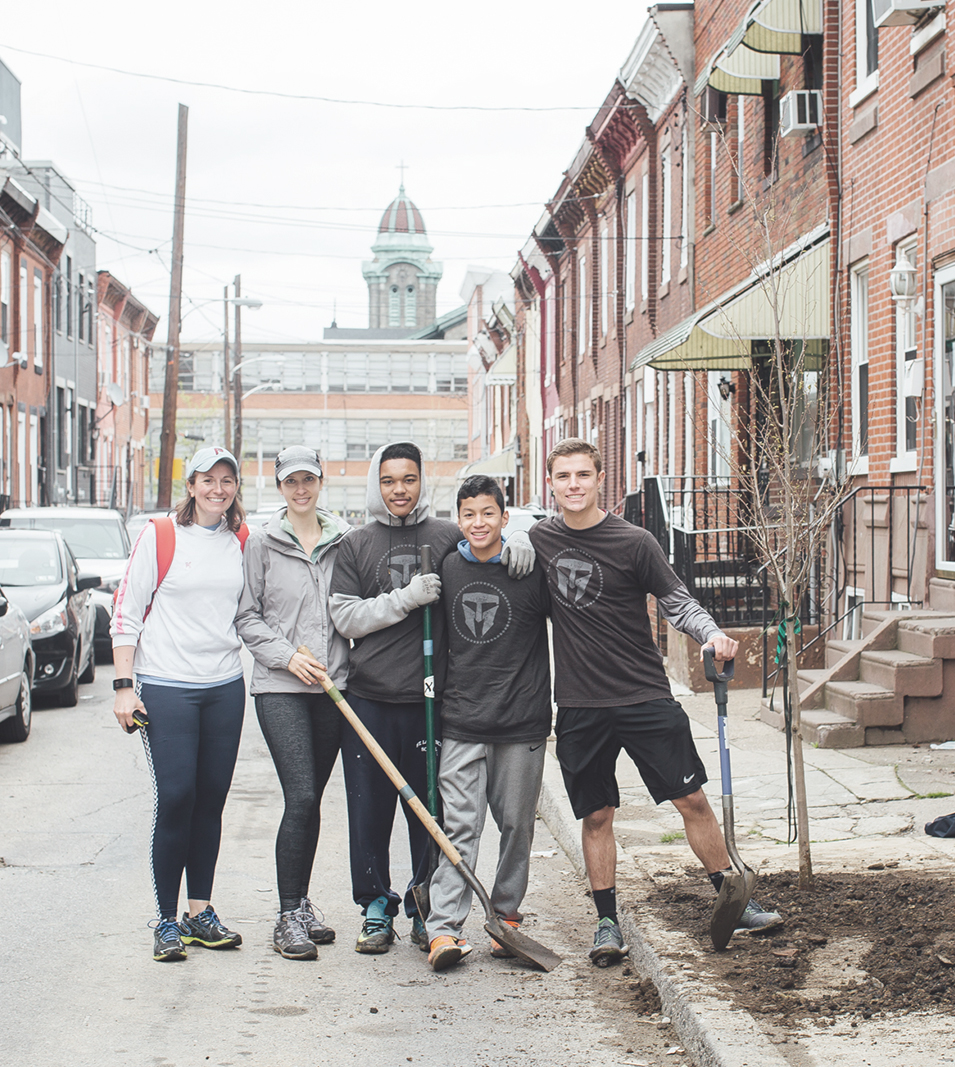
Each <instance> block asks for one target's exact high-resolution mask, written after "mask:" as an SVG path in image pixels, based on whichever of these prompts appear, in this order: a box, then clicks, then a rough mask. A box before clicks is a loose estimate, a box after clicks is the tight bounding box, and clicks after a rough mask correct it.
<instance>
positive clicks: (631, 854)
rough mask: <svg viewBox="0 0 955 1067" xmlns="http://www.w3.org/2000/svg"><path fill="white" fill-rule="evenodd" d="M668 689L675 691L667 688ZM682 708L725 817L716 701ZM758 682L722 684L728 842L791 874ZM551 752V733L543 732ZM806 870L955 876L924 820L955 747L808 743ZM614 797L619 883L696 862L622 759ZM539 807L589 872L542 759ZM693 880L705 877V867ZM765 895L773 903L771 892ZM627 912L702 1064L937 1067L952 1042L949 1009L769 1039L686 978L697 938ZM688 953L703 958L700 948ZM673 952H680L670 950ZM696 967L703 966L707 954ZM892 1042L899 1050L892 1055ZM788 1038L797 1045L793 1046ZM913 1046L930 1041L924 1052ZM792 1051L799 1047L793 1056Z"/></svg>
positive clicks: (950, 844) (639, 950)
mask: <svg viewBox="0 0 955 1067" xmlns="http://www.w3.org/2000/svg"><path fill="white" fill-rule="evenodd" d="M674 691H675V693H676V688H674ZM678 699H679V700H680V702H681V703H682V705H683V707H684V708H685V710H686V712H687V714H688V715H689V716H690V719H691V722H692V724H693V734H694V738H695V740H696V744H697V747H698V749H699V752H700V756H701V757H702V759H703V763H704V765H705V767H706V769H707V773H708V774H710V775H711V780H710V781H709V782H708V783H707V784H706V786H705V787H704V789H705V792H706V793H707V795H708V796H709V799H710V803H711V804H712V805H713V808H714V810H715V811H716V812H717V814H719V811H720V795H721V793H722V789H721V786H720V781H719V757H718V751H717V733H716V706H715V703H714V701H713V697H712V694H708V693H707V694H687V695H683V694H680V695H678ZM759 705H760V693H759V692H758V690H735V691H734V690H733V688H732V686H731V687H730V693H729V705H728V711H729V721H728V735H729V741H730V752H731V760H732V769H733V793H734V797H735V815H736V839H737V843H738V845H739V848H740V852H741V854H742V855H743V856H744V858H745V860H746V862H747V863H748V864H749V865H750V866H752V867H753V868H755V869H756V870H757V871H762V872H769V871H776V870H796V869H797V868H798V856H797V854H796V847H795V845H787V844H786V843H785V842H786V838H787V818H786V797H787V785H786V747H785V737H784V735H783V734H781V733H780V732H778V731H777V730H775V729H773V728H772V727H770V726H767V725H766V724H765V723H763V722H761V721H760V717H759ZM550 747H551V754H552V755H553V742H551V746H550ZM804 760H805V764H806V786H807V794H808V803H809V818H810V831H811V839H812V860H813V868H814V870H815V871H816V872H817V873H821V872H823V871H863V870H865V869H866V868H868V867H869V866H870V865H871V864H874V863H885V864H890V865H893V866H894V865H896V864H898V865H899V867H900V868H902V869H908V870H911V871H913V872H920V873H921V872H925V873H928V872H943V873H944V874H946V875H947V876H952V875H955V840H951V839H939V838H933V837H928V836H927V835H926V834H925V832H924V824H925V823H926V822H929V821H930V820H931V819H934V818H935V817H936V816H938V815H943V814H946V813H948V812H950V811H955V797H953V796H952V794H955V750H952V751H948V750H933V749H931V748H929V746H927V745H923V746H911V745H906V746H889V747H884V748H858V749H846V750H837V749H817V748H813V747H812V746H805V748H804ZM617 776H618V781H619V784H620V792H621V806H620V809H619V810H618V812H617V817H616V820H615V828H616V833H617V843H618V849H617V851H618V883H619V884H624V883H629V882H635V883H636V884H650V883H651V882H652V880H653V873H654V872H660V871H661V869H664V870H669V871H681V870H682V869H683V868H684V867H686V866H693V865H695V864H697V861H696V858H695V857H694V856H693V854H692V852H691V851H690V849H689V847H688V846H687V844H686V842H685V840H684V839H683V833H682V831H683V823H682V820H681V819H680V817H679V815H678V814H677V812H676V810H675V809H674V807H673V805H672V804H663V805H661V806H660V807H656V806H655V805H654V804H653V802H652V801H651V800H650V797H649V795H648V794H647V791H646V788H645V787H644V785H643V783H642V781H641V780H640V777H639V775H638V773H637V771H636V768H635V767H634V766H633V764H632V763H631V762H630V760H629V759H628V758H627V757H626V756H625V755H622V756H621V758H620V760H619V761H618V763H617ZM540 808H541V815H542V816H543V818H544V820H545V822H546V823H547V825H548V826H549V828H550V830H551V832H552V833H553V834H554V836H555V837H556V839H557V840H558V841H559V842H560V844H561V845H562V847H563V848H564V850H565V851H566V852H567V854H568V855H569V857H570V858H571V860H572V861H573V862H574V864H575V866H576V867H577V869H578V871H579V872H580V873H581V874H583V861H582V856H581V853H580V827H579V824H578V823H577V822H576V820H575V819H574V817H573V814H572V812H571V810H570V805H569V803H568V801H567V796H566V793H565V791H564V788H563V781H562V779H561V775H560V770H559V767H558V765H557V760H556V758H552V759H549V760H548V762H547V767H546V770H545V776H544V787H543V790H542V794H541V804H540ZM700 877H703V875H702V869H701V874H700ZM766 903H767V904H771V901H766ZM634 910H635V909H631V910H629V911H627V910H625V912H624V913H623V914H622V915H621V924H622V925H623V927H624V932H625V935H626V937H627V939H628V941H629V943H630V945H631V957H632V959H633V961H634V963H635V965H636V967H637V969H638V970H639V971H640V972H641V974H643V975H648V976H649V977H651V978H652V979H653V980H654V982H655V984H656V985H657V988H658V989H659V991H660V994H661V999H662V1001H663V1004H664V1010H665V1011H666V1013H667V1014H668V1015H670V1016H671V1017H672V1019H673V1021H674V1023H675V1025H676V1026H677V1029H678V1031H679V1033H680V1036H681V1039H682V1040H683V1042H684V1045H685V1046H686V1048H687V1049H688V1050H691V1051H692V1052H693V1054H694V1056H695V1057H696V1060H697V1063H698V1064H700V1065H701V1067H709V1065H711V1064H712V1065H720V1067H756V1065H757V1064H758V1065H760V1067H774V1065H782V1064H799V1065H804V1064H807V1063H808V1064H814V1063H819V1064H823V1063H826V1064H828V1063H838V1064H840V1065H843V1064H844V1065H845V1067H850V1065H855V1064H859V1065H860V1067H861V1065H863V1064H876V1063H880V1064H881V1063H884V1064H905V1065H906V1067H915V1065H916V1064H922V1063H924V1064H925V1065H926V1067H928V1065H929V1064H935V1063H937V1062H938V1060H937V1050H938V1048H939V1042H940V1041H941V1042H943V1043H944V1044H948V1043H949V1042H950V1028H951V1024H952V1019H951V1018H950V1017H949V1016H944V1015H940V1016H937V1017H933V1018H934V1019H935V1021H936V1022H937V1023H938V1027H937V1029H936V1026H935V1023H933V1022H932V1021H930V1020H929V1019H927V1017H925V1016H918V1017H915V1016H912V1017H911V1020H910V1021H909V1022H906V1021H905V1020H901V1022H900V1020H899V1019H898V1018H896V1019H893V1020H890V1022H891V1023H892V1025H891V1026H888V1025H886V1020H875V1019H873V1020H867V1021H865V1023H864V1024H863V1025H858V1026H857V1025H856V1023H853V1024H852V1026H853V1030H852V1033H851V1035H848V1036H851V1037H852V1038H854V1040H852V1041H847V1040H843V1041H842V1042H841V1043H840V1041H839V1037H840V1035H839V1032H838V1031H836V1030H827V1031H823V1032H822V1033H816V1032H812V1031H809V1030H807V1031H806V1032H805V1033H800V1035H799V1037H798V1044H797V1045H796V1047H795V1048H794V1047H792V1045H785V1044H784V1045H780V1044H778V1043H775V1042H773V1041H771V1040H770V1038H769V1036H768V1035H767V1032H766V1030H765V1029H764V1028H763V1027H762V1026H761V1025H760V1023H757V1022H756V1021H755V1020H754V1019H752V1018H750V1017H749V1016H748V1015H746V1014H745V1013H744V1012H742V1011H740V1010H739V1009H736V1008H731V1007H730V1006H729V1005H728V1003H726V1002H724V1001H722V1000H721V999H720V998H719V996H717V995H714V990H713V988H712V986H711V985H710V984H708V983H707V982H706V981H705V976H700V975H688V974H687V965H686V963H685V961H686V959H687V953H688V952H689V951H691V950H690V948H689V944H690V941H691V939H690V938H689V937H688V936H687V935H686V934H685V933H681V932H679V931H672V930H666V929H663V928H661V927H658V926H657V925H656V924H655V921H654V920H653V919H652V918H648V913H647V912H644V913H642V914H640V915H636V914H634ZM696 954H697V955H699V953H698V950H696ZM678 956H679V960H680V961H681V962H678V961H677V957H678ZM701 964H702V965H703V966H702V967H701V968H699V969H705V960H701ZM893 1041H895V1043H896V1045H897V1046H898V1048H897V1051H898V1055H895V1053H894V1052H893V1048H894V1046H893V1044H892V1042H893ZM793 1044H795V1042H794V1043H793ZM916 1046H924V1050H925V1058H924V1059H920V1058H919V1056H920V1053H919V1051H918V1048H917V1047H916ZM797 1050H798V1052H797Z"/></svg>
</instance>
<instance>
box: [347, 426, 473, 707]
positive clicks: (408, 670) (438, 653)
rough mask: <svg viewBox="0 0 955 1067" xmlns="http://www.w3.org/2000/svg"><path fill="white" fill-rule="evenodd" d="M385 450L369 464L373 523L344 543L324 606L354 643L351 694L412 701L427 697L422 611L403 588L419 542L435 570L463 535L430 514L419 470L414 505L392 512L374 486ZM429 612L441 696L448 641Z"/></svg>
mask: <svg viewBox="0 0 955 1067" xmlns="http://www.w3.org/2000/svg"><path fill="white" fill-rule="evenodd" d="M395 443H400V444H413V442H411V441H407V442H395ZM386 447H388V446H387V445H386V446H383V447H382V448H379V449H378V451H377V452H376V453H375V455H374V456H373V457H372V460H371V464H370V465H369V468H368V494H367V505H368V511H369V512H370V514H371V516H372V518H371V521H370V522H368V523H366V524H365V525H364V526H362V527H360V528H359V529H357V530H355V531H354V532H353V533H352V534H351V536H349V537H347V538H346V539H345V540H344V541H343V542H342V545H341V549H340V551H339V553H338V559H337V561H336V563H335V573H334V575H333V577H332V588H331V593H332V595H331V599H330V600H329V604H328V610H329V614H330V615H331V618H332V622H333V623H334V624H335V629H336V630H337V631H338V632H339V633H340V634H342V635H343V636H345V637H347V638H350V639H351V640H352V650H351V655H350V657H349V670H348V690H349V692H350V693H352V694H354V695H356V696H360V697H364V698H365V699H366V700H375V701H379V702H381V703H391V704H417V703H421V702H422V701H423V700H424V652H423V648H422V641H423V633H422V624H423V609H422V608H417V607H415V605H414V603H413V601H412V600H411V598H410V596H409V595H408V593H407V591H406V589H405V586H406V585H407V584H408V582H409V581H410V580H411V578H412V577H413V576H414V574H415V573H416V572H417V571H418V569H419V568H420V565H421V556H420V547H421V545H431V553H432V561H433V567H434V569H435V570H436V571H437V572H438V573H440V571H441V563H442V561H443V560H444V558H445V557H446V556H447V555H448V553H449V552H453V551H455V549H456V546H457V542H458V541H459V540H460V537H461V532H460V530H459V529H458V527H457V524H456V523H453V522H448V521H447V519H432V518H430V517H429V516H428V509H429V498H428V482H427V478H426V476H425V472H424V470H423V469H422V471H421V494H420V496H419V498H418V504H417V506H416V507H415V509H414V510H413V511H412V512H411V514H410V515H408V516H407V517H406V518H404V519H400V518H398V517H397V516H395V515H392V513H391V512H390V511H389V510H388V508H387V507H386V505H385V502H384V499H383V498H382V495H381V488H380V485H379V472H380V469H381V456H382V453H383V452H384V450H385V448H386ZM414 447H415V448H417V447H418V446H417V445H414ZM432 615H433V640H434V681H435V690H436V693H435V695H436V697H437V698H438V699H440V696H441V690H442V689H443V687H444V677H445V672H446V667H447V642H446V640H445V634H444V619H443V615H442V612H440V611H437V610H435V611H433V612H432Z"/></svg>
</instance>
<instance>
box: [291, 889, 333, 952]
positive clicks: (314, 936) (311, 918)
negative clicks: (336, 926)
mask: <svg viewBox="0 0 955 1067" xmlns="http://www.w3.org/2000/svg"><path fill="white" fill-rule="evenodd" d="M296 914H297V915H298V917H299V918H300V919H301V920H302V922H303V923H305V928H306V930H308V936H309V939H310V940H312V941H314V942H315V944H316V945H330V944H331V943H332V942H333V941H334V940H335V931H334V930H333V929H332V928H331V927H330V926H326V925H325V916H324V915H323V914H322V913H321V912H320V911H319V912H316V910H315V905H314V904H312V902H311V901H310V900H309V899H308V897H302V903H301V904H299V906H298V910H297V912H296Z"/></svg>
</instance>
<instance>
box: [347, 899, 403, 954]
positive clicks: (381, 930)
mask: <svg viewBox="0 0 955 1067" xmlns="http://www.w3.org/2000/svg"><path fill="white" fill-rule="evenodd" d="M387 906H388V898H387V897H378V898H377V899H376V900H373V901H372V902H371V903H370V904H369V905H368V907H367V908H366V910H365V921H364V922H363V923H362V924H361V933H360V934H359V935H358V941H357V942H356V943H355V951H356V952H368V953H372V954H380V953H382V952H387V951H388V949H389V948H390V947H391V946H392V945H393V944H394V943H395V920H394V919H393V918H392V917H391V916H390V915H386V914H385V908H386V907H387Z"/></svg>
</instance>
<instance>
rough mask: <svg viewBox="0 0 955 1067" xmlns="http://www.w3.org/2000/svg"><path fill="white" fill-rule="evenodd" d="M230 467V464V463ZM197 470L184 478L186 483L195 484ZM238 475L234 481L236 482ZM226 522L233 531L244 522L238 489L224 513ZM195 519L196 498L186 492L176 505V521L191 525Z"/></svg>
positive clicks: (236, 530) (243, 510)
mask: <svg viewBox="0 0 955 1067" xmlns="http://www.w3.org/2000/svg"><path fill="white" fill-rule="evenodd" d="M229 466H230V467H231V466H232V464H231V463H230V464H229ZM198 474H199V471H193V472H192V475H191V476H190V477H189V478H187V479H186V484H187V485H192V486H194V485H195V484H196V475H198ZM238 480H239V479H238V477H237V478H236V482H237V483H238ZM225 518H226V523H227V525H228V527H229V529H230V530H231V531H232V532H233V533H238V532H239V527H240V526H241V525H242V523H243V522H245V508H244V507H243V506H242V501H241V500H240V499H239V491H238V489H237V490H236V494H235V500H233V501H232V504H231V505H230V506H229V510H228V511H227V512H226V513H225ZM195 521H196V498H195V497H194V496H189V494H188V493H187V494H186V495H185V497H183V499H182V500H180V501H179V503H178V504H177V505H176V522H177V523H178V525H180V526H192V525H193V524H194V523H195Z"/></svg>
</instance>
